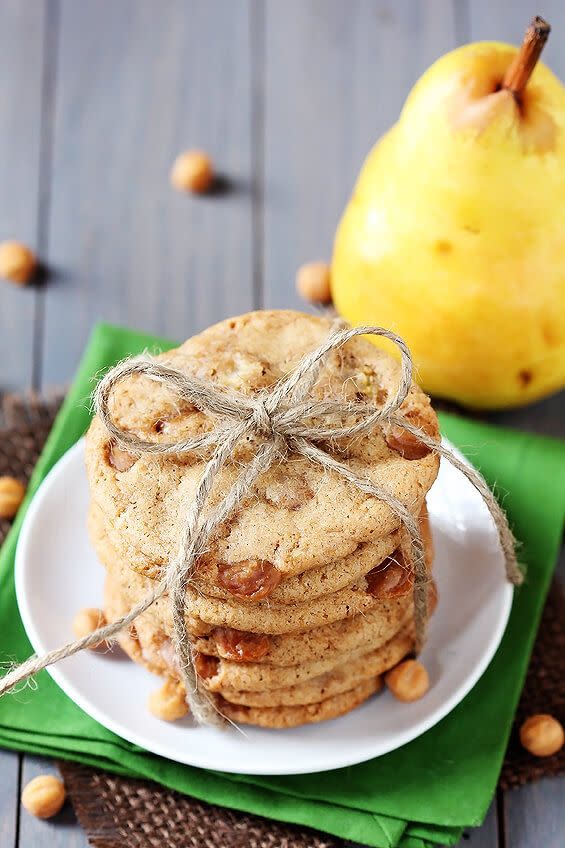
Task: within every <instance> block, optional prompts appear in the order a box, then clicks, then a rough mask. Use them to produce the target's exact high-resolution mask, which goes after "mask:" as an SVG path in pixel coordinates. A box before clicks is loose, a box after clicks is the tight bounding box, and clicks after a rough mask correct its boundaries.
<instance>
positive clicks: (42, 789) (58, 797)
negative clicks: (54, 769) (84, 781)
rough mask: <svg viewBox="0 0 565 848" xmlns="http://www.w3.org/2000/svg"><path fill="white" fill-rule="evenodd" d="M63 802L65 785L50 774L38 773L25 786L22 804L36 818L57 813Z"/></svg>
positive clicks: (44, 817)
mask: <svg viewBox="0 0 565 848" xmlns="http://www.w3.org/2000/svg"><path fill="white" fill-rule="evenodd" d="M64 803H65V786H64V784H63V782H62V781H61V780H59V779H58V778H57V777H55V776H54V775H52V774H39V775H38V776H37V777H34V778H33V780H30V782H29V783H28V784H27V785H26V786H25V788H24V791H23V792H22V805H23V806H24V808H25V809H26V810H27V811H28V813H31V815H32V816H36V817H37V818H38V819H50V818H51V817H52V816H55V815H57V813H58V812H59V810H60V809H61V807H62V806H63V804H64Z"/></svg>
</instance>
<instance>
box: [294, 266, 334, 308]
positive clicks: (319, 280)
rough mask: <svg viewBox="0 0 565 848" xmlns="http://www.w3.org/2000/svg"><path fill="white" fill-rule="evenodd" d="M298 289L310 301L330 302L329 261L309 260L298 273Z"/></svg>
mask: <svg viewBox="0 0 565 848" xmlns="http://www.w3.org/2000/svg"><path fill="white" fill-rule="evenodd" d="M296 290H297V292H298V294H299V295H301V296H302V297H303V298H304V300H308V301H309V302H310V303H330V301H331V299H332V293H331V288H330V266H329V265H328V264H327V262H308V263H307V264H306V265H302V266H301V267H300V268H299V269H298V271H297V273H296Z"/></svg>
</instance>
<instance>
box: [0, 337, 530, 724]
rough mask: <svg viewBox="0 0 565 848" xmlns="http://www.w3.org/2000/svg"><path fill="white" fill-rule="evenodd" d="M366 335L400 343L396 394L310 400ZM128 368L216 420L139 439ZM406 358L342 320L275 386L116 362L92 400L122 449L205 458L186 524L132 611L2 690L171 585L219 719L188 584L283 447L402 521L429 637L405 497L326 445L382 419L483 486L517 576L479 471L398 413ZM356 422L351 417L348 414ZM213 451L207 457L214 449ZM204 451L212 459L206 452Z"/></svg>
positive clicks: (187, 658) (184, 637)
mask: <svg viewBox="0 0 565 848" xmlns="http://www.w3.org/2000/svg"><path fill="white" fill-rule="evenodd" d="M361 335H372V336H379V337H382V338H386V339H389V340H390V341H391V342H393V343H394V344H395V345H396V347H397V348H398V349H399V351H400V356H401V367H400V379H399V384H398V387H397V389H396V392H395V393H394V395H393V396H392V397H390V398H388V400H387V401H386V403H385V404H384V405H383V406H382V407H376V406H374V405H373V404H370V403H346V402H342V401H337V400H321V401H319V400H314V399H312V398H310V399H308V397H309V395H310V394H311V390H312V388H313V387H314V384H315V383H316V380H317V379H318V375H319V371H320V367H321V365H322V364H323V362H324V360H325V358H326V357H327V356H328V354H329V353H330V352H331V351H334V350H337V349H338V348H340V347H341V346H342V345H344V344H345V343H346V342H348V341H349V340H350V339H351V338H353V337H354V336H361ZM132 376H144V377H146V378H148V379H150V380H153V381H154V382H156V383H159V384H161V385H163V386H165V387H166V388H167V389H168V390H170V391H171V392H172V394H173V395H174V396H175V397H177V398H178V399H179V400H185V401H187V402H189V403H191V404H193V405H194V406H195V407H197V408H198V409H199V410H200V411H201V412H203V413H205V414H206V415H208V416H211V417H212V418H213V419H215V424H216V426H215V428H214V429H212V430H211V431H208V432H206V433H203V434H201V435H198V436H194V437H190V438H187V439H181V440H179V441H176V442H155V441H148V440H146V439H142V438H140V437H138V436H137V435H135V434H134V433H132V432H129V431H127V430H124V429H122V428H121V427H119V426H118V425H117V424H116V422H115V420H114V419H113V417H112V415H111V412H110V408H109V407H110V399H111V396H112V392H113V390H114V389H115V388H116V386H117V385H118V383H120V382H122V381H123V380H124V379H126V378H128V377H132ZM411 380H412V358H411V355H410V351H409V350H408V347H407V346H406V344H405V342H404V341H403V340H402V339H401V338H400V337H399V336H397V335H396V334H395V333H392V332H390V331H388V330H384V329H383V328H381V327H372V326H364V327H355V328H344V325H343V323H342V322H336V324H334V325H333V326H332V328H331V330H330V332H329V334H328V336H327V338H326V339H325V340H324V341H323V342H322V343H321V344H320V345H319V346H318V347H317V348H316V349H315V350H313V351H312V352H311V353H308V354H306V355H305V356H304V357H303V358H302V359H301V360H300V362H299V363H298V365H297V366H296V368H295V369H294V370H293V371H292V372H290V373H289V374H288V375H287V376H285V377H284V378H283V379H281V380H280V381H279V382H278V383H276V384H275V386H274V387H273V388H271V389H263V390H261V391H260V392H258V393H257V394H255V395H243V394H241V393H239V392H234V391H228V390H226V389H225V388H222V387H219V386H217V385H214V384H212V383H208V382H206V381H204V380H200V379H198V378H197V377H193V376H190V375H187V374H184V373H183V372H181V371H178V370H177V369H175V368H172V367H171V366H169V365H166V364H161V363H159V362H157V361H156V360H155V359H153V358H151V357H149V356H146V355H142V356H137V357H133V358H131V359H127V360H125V361H124V362H121V363H119V364H118V365H116V366H115V367H114V368H112V369H111V370H110V371H109V372H108V373H107V374H106V376H105V377H103V379H102V380H101V381H100V383H99V384H98V386H97V388H96V390H95V393H94V405H95V409H96V412H97V414H98V416H99V417H100V419H101V421H102V422H103V424H104V425H105V427H106V429H107V430H108V433H109V434H110V435H111V436H112V437H113V438H114V439H115V440H116V441H117V442H118V443H119V444H120V445H121V446H122V447H123V448H125V449H127V450H128V451H131V452H132V453H135V454H138V455H143V454H146V455H156V456H166V455H173V454H177V455H178V454H183V453H189V452H190V453H192V452H196V453H199V454H202V455H203V456H204V457H205V458H206V465H205V468H204V471H203V474H202V476H201V478H200V481H199V483H198V486H197V488H196V492H195V494H194V496H193V497H192V499H191V500H190V502H188V503H186V504H185V505H184V506H183V509H184V514H183V515H182V516H181V518H182V522H181V523H182V532H181V534H180V539H179V542H178V551H177V553H176V555H175V556H174V557H173V558H172V559H171V561H170V562H169V564H168V565H167V567H166V570H165V574H164V576H163V577H162V579H161V580H160V581H159V582H158V583H157V584H156V586H155V588H154V589H153V591H152V592H150V593H149V594H148V595H147V596H146V597H145V598H143V599H142V600H141V601H140V602H139V603H138V604H137V605H136V606H135V607H133V608H132V609H131V610H130V611H129V613H128V614H127V615H125V616H123V617H122V618H120V619H118V620H117V621H114V622H112V623H111V624H107V625H105V626H104V627H101V628H99V629H98V630H96V631H95V632H94V633H92V634H90V635H89V636H86V637H84V638H83V639H79V640H76V641H75V642H71V643H69V644H68V645H65V646H63V647H62V648H59V649H57V650H55V651H50V652H49V653H47V654H45V655H44V656H42V657H35V656H34V657H31V658H30V659H29V660H27V661H26V662H24V663H23V664H22V665H20V666H19V667H18V668H16V669H14V670H13V671H11V672H9V673H8V674H7V675H6V676H5V677H4V678H3V679H2V680H0V695H2V694H3V693H4V692H7V691H8V690H9V689H11V688H13V687H14V686H15V685H16V684H17V683H19V682H20V681H21V680H24V679H26V678H27V677H29V676H30V675H32V674H34V673H36V672H37V671H39V670H41V669H42V668H46V667H47V666H49V665H51V664H53V663H55V662H58V661H59V660H60V659H64V658H65V657H68V656H71V655H72V654H75V653H77V652H78V651H81V650H84V649H85V648H87V647H91V646H93V645H95V644H97V643H99V642H100V641H102V640H104V639H110V638H112V637H113V636H114V635H115V634H116V633H118V632H119V631H120V630H122V629H124V628H126V627H127V626H129V624H131V623H132V622H133V621H134V620H135V619H136V618H137V617H138V616H139V615H140V614H141V613H143V612H144V611H145V610H146V609H148V608H149V607H150V606H151V605H152V604H153V603H154V602H155V601H156V600H157V599H158V598H161V597H162V596H163V595H165V594H168V596H169V600H170V604H171V612H172V620H173V634H172V643H173V648H174V651H175V656H176V661H177V664H178V667H179V669H180V671H181V675H182V679H183V682H184V685H185V689H186V694H187V699H188V702H189V706H190V709H191V711H192V714H193V716H194V718H195V720H196V721H197V723H201V724H211V725H216V726H217V725H221V724H223V721H222V717H221V715H220V714H219V712H218V709H217V707H216V705H215V703H214V701H213V700H212V698H211V697H210V695H209V693H208V692H207V691H206V690H205V689H203V687H202V686H201V684H200V681H199V678H198V676H197V674H196V671H195V667H194V657H193V654H192V648H191V643H190V640H189V637H188V633H187V629H186V620H185V614H186V588H187V585H188V583H189V582H190V580H191V577H192V575H193V573H194V571H195V568H196V564H197V561H198V557H199V556H200V555H201V554H202V553H203V552H204V550H205V548H206V546H207V544H208V543H209V540H210V538H211V536H212V535H213V533H214V532H215V531H216V530H217V529H218V528H219V526H220V525H221V524H222V523H223V522H224V521H225V520H226V519H227V518H228V516H229V515H230V514H231V513H233V511H234V510H235V509H236V508H237V507H238V506H239V505H240V504H241V502H242V501H243V500H244V499H245V497H246V496H248V495H249V494H250V492H251V491H252V488H253V485H254V483H255V481H256V480H257V478H258V477H259V476H260V475H261V474H262V473H264V472H265V471H266V470H267V469H268V468H269V467H270V466H271V465H272V463H273V462H274V461H275V459H276V458H277V457H279V456H281V455H286V454H288V453H295V454H298V455H300V456H303V457H305V458H307V459H308V460H310V461H311V462H313V463H316V464H318V465H321V466H322V467H323V468H325V469H326V470H327V471H330V472H332V473H335V474H338V475H340V476H341V477H342V478H344V479H345V480H347V481H348V482H349V483H350V484H351V485H352V486H353V487H355V488H357V489H359V490H361V491H362V492H365V493H366V494H368V495H370V496H372V497H375V498H378V499H379V500H381V501H383V502H384V503H386V504H387V505H388V507H389V508H390V509H391V510H392V512H393V513H394V514H395V515H396V516H397V518H398V519H399V522H400V524H401V525H402V526H403V527H404V529H405V530H406V532H407V534H408V537H409V539H410V543H411V554H412V567H413V573H414V588H413V592H414V623H415V632H416V650H417V651H419V650H420V648H421V647H422V645H423V643H424V640H425V633H426V625H427V620H428V604H427V594H428V593H427V583H428V574H427V569H426V563H425V551H424V547H423V543H422V538H421V535H420V529H419V524H418V520H417V518H415V517H414V516H413V515H412V514H411V513H410V511H409V510H408V509H407V508H406V507H405V505H404V504H403V503H402V502H401V501H400V500H398V499H397V498H396V497H395V496H394V495H393V494H392V493H391V492H390V491H388V490H387V489H386V488H385V487H383V486H378V485H376V484H375V483H373V482H372V481H371V480H370V479H369V478H368V477H362V476H360V475H359V474H357V473H356V472H355V471H354V470H353V469H352V468H351V467H350V466H349V465H347V464H344V463H342V462H339V461H338V460H337V459H336V458H335V457H334V456H333V455H332V454H331V453H330V452H328V451H327V450H325V449H324V447H323V445H324V443H325V442H327V441H330V442H331V441H332V440H335V439H351V438H353V437H355V436H358V435H362V434H368V433H369V432H371V431H372V430H374V429H375V428H376V427H378V426H382V425H383V424H387V425H390V426H392V425H398V426H401V427H403V428H404V429H405V430H407V431H408V432H409V433H411V434H412V435H413V436H415V437H416V438H418V439H419V440H420V441H421V442H423V444H424V445H426V446H427V447H428V448H429V449H430V451H434V452H436V453H437V454H439V455H441V456H443V457H445V459H447V460H448V461H449V462H450V463H451V464H452V465H453V466H455V467H456V468H457V469H458V470H459V471H461V473H462V474H464V475H465V477H466V478H467V479H468V480H469V481H470V482H471V483H472V484H473V486H474V487H475V488H476V489H477V490H478V491H479V492H480V494H481V496H482V498H483V500H484V501H485V503H486V505H487V507H488V509H489V511H490V514H491V516H492V518H493V521H494V523H495V526H496V529H497V531H498V535H499V540H500V544H501V548H502V552H503V554H504V561H505V568H506V575H507V578H508V580H510V581H511V582H512V583H513V584H514V585H518V584H520V583H521V582H522V579H523V577H522V573H521V571H520V568H519V566H518V563H517V560H516V554H515V540H514V537H513V535H512V532H511V530H510V528H509V526H508V523H507V521H506V517H505V515H504V513H503V511H502V510H501V508H500V507H499V505H498V503H497V501H496V500H495V498H494V496H493V494H492V492H491V491H490V489H489V488H488V486H487V484H486V482H485V481H484V479H483V478H482V477H481V475H480V474H479V473H478V472H477V471H475V470H474V469H472V468H470V467H469V466H468V465H467V464H466V463H464V462H462V461H461V460H460V459H459V458H458V457H457V456H456V455H455V454H453V453H452V452H451V451H449V450H448V449H447V448H445V447H444V446H443V445H442V444H441V443H440V442H439V441H437V440H436V439H434V438H432V437H430V436H429V435H428V434H427V433H425V432H424V431H423V430H421V429H420V428H418V427H416V426H415V425H414V424H413V423H412V422H410V421H409V420H408V419H406V418H405V417H404V416H403V415H402V414H401V413H400V411H399V410H400V407H401V405H402V403H403V402H404V400H405V399H406V397H407V395H408V392H409V391H410V386H411ZM352 422H353V423H352ZM250 436H252V437H254V438H255V439H257V440H258V442H259V444H258V446H257V448H256V450H255V452H254V454H253V456H252V458H251V459H250V460H249V461H248V462H247V463H246V464H245V465H243V466H242V467H241V469H240V471H239V472H238V474H237V476H236V479H235V482H234V483H233V484H232V486H231V487H230V488H229V490H228V491H227V493H226V494H225V495H224V497H223V498H222V500H221V501H220V503H219V504H218V505H217V506H215V507H214V508H213V509H209V508H208V498H209V496H210V493H211V491H212V489H213V486H214V482H215V479H216V476H217V474H218V472H219V471H220V470H221V469H222V468H223V467H224V466H225V465H226V463H227V462H229V461H230V458H232V457H233V455H234V451H235V450H236V448H237V445H238V443H239V442H240V441H241V440H242V439H244V438H249V437H250ZM210 452H211V456H210ZM208 457H209V458H208Z"/></svg>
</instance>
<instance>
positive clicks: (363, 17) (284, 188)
mask: <svg viewBox="0 0 565 848" xmlns="http://www.w3.org/2000/svg"><path fill="white" fill-rule="evenodd" d="M266 10H267V11H266V78H265V110H266V136H265V302H266V305H268V306H271V307H273V306H274V307H289V306H294V307H297V308H304V304H303V302H302V301H301V300H300V299H299V298H298V297H297V295H296V294H295V291H294V277H295V273H296V269H297V267H298V266H299V265H300V264H301V263H303V262H306V261H310V260H315V259H320V258H321V259H328V258H329V257H330V255H331V248H332V242H333V236H334V232H335V228H336V226H337V222H338V219H339V216H340V215H341V212H342V210H343V207H344V205H345V203H346V201H347V198H348V196H349V194H350V192H351V190H352V188H353V183H354V180H355V178H356V176H357V173H358V171H359V169H360V167H361V164H362V162H363V159H364V157H365V156H366V154H367V153H368V152H369V149H370V147H371V146H372V145H373V144H374V142H375V141H376V140H377V138H379V136H381V135H382V134H383V133H384V132H385V131H386V130H387V129H388V128H389V127H390V126H391V125H392V124H393V123H394V122H395V121H396V119H397V118H398V114H399V112H400V109H401V107H402V104H403V102H404V99H405V97H406V95H407V94H408V92H409V90H410V88H411V87H412V85H413V84H414V82H415V81H416V79H417V78H418V76H419V75H420V74H421V73H422V72H423V71H424V70H425V69H426V67H427V66H428V65H429V64H431V62H432V61H433V60H434V59H436V58H437V57H439V56H440V55H441V54H442V53H444V52H445V51H446V50H449V49H451V48H452V47H454V46H455V43H456V22H455V16H454V12H453V6H452V4H451V3H450V2H443V0H434V2H432V3H421V2H418V0H411V2H404V3H397V4H394V3H392V2H374V0H354V2H350V3H343V2H341V0H312V2H309V3H307V4H306V3H302V2H301V0H289V2H286V3H277V2H276V0H273V2H269V3H268V4H267V6H266Z"/></svg>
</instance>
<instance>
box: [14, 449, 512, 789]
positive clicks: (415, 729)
mask: <svg viewBox="0 0 565 848" xmlns="http://www.w3.org/2000/svg"><path fill="white" fill-rule="evenodd" d="M84 441H85V437H84V436H82V437H81V438H80V439H78V440H77V441H76V442H75V443H74V444H73V445H72V446H71V447H70V448H68V449H67V450H66V451H65V453H63V454H62V456H61V457H60V458H59V459H58V460H57V462H55V463H54V465H53V466H52V468H51V469H50V470H49V472H48V473H47V474H46V476H45V477H44V479H43V480H42V481H41V483H40V485H39V486H38V488H37V490H36V492H35V493H34V495H33V498H32V501H31V503H30V504H29V507H28V509H27V512H26V514H25V516H24V519H23V521H22V525H21V528H20V533H19V537H18V543H17V547H16V554H15V563H14V580H15V592H16V600H17V604H18V610H19V613H20V617H21V619H22V623H23V625H24V629H25V631H26V635H27V637H28V639H29V641H30V643H31V646H32V648H33V650H34V651H35V652H36V653H37V654H42V653H44V652H45V651H46V650H48V649H47V648H46V646H45V645H44V644H43V641H42V637H41V634H40V632H39V631H38V629H37V628H36V626H35V620H34V616H33V614H32V612H31V608H30V606H29V604H28V601H27V597H26V592H25V574H26V552H27V548H28V545H29V544H30V537H31V534H32V529H33V525H34V521H35V516H36V514H37V513H38V512H39V510H40V509H41V507H42V505H43V502H44V500H46V499H47V495H46V491H47V488H48V485H49V484H50V481H51V478H52V477H55V476H56V475H59V474H63V473H64V471H65V468H66V467H67V466H68V465H71V464H72V462H73V461H74V460H75V456H76V454H78V453H82V452H83V449H84ZM442 443H443V444H444V445H445V447H447V448H449V449H450V450H452V451H453V452H454V453H455V454H456V456H457V457H458V458H460V459H462V460H463V461H464V462H465V463H466V464H467V465H469V466H470V467H473V466H472V465H471V463H470V462H469V460H468V459H467V458H466V457H464V456H463V454H461V452H460V451H459V450H458V449H457V448H456V447H455V446H454V445H453V444H452V443H451V442H450V441H449V440H448V439H446V438H445V437H442ZM441 461H442V462H445V460H444V459H442V460H441ZM489 521H490V523H491V525H493V524H494V522H493V520H492V516H490V515H489ZM499 555H500V557H501V559H502V552H501V551H500V549H499ZM501 566H502V561H501ZM502 589H503V595H502V597H501V607H500V610H499V615H498V619H497V624H496V627H495V628H493V631H492V634H491V637H490V640H489V644H488V649H487V650H485V651H484V652H483V655H482V656H481V658H480V660H479V661H478V662H477V663H476V665H475V667H474V669H473V672H472V673H471V674H470V675H469V676H468V677H466V678H465V680H464V681H463V682H462V683H461V684H460V685H459V686H458V687H457V688H456V689H455V690H454V692H452V693H451V695H450V696H449V697H447V698H445V699H444V701H442V703H441V704H440V705H439V706H438V707H437V708H436V709H435V711H434V713H433V714H432V715H431V716H428V717H427V718H425V719H421V720H420V721H418V722H416V723H415V724H414V725H413V726H412V727H411V728H409V729H406V730H405V731H404V732H399V733H398V734H397V735H396V736H395V737H394V742H393V743H392V744H391V745H390V746H387V745H386V743H385V745H384V747H383V746H380V747H379V750H378V751H377V753H375V751H372V750H370V749H369V752H368V753H367V755H366V756H364V755H362V756H359V755H358V754H355V755H354V756H349V757H348V756H342V757H341V758H339V757H338V758H335V757H334V759H333V760H332V761H331V762H327V763H316V765H315V766H314V767H310V766H308V765H306V764H305V765H303V766H298V767H296V766H294V767H292V768H291V767H288V768H285V767H281V766H278V767H275V768H273V767H272V766H271V767H268V766H267V767H265V766H260V767H253V766H252V767H251V768H249V767H246V769H245V771H243V770H241V769H237V768H235V767H234V766H232V765H230V764H218V762H217V761H216V760H215V759H214V758H213V757H207V756H206V754H205V752H198V753H197V755H196V756H188V757H186V756H183V752H182V751H178V752H177V754H178V755H180V757H179V756H178V755H177V756H172V754H171V752H170V750H169V748H168V746H166V745H163V744H161V743H160V742H159V741H158V740H157V741H155V740H148V739H147V738H146V737H144V736H143V734H138V733H137V732H136V731H135V730H134V731H131V730H129V729H128V728H127V727H126V726H124V725H123V724H122V722H121V721H120V720H114V719H113V718H112V717H111V716H108V715H107V713H106V712H105V711H104V710H103V709H101V708H99V707H98V706H96V704H93V703H92V702H91V700H90V699H89V698H88V697H87V696H83V695H82V693H81V690H80V688H77V686H76V685H75V684H74V683H73V682H72V680H70V679H69V678H68V675H67V674H66V673H65V671H64V665H63V667H61V666H58V665H54V666H49V667H48V668H47V669H46V671H47V673H48V674H49V675H50V676H51V678H52V679H53V680H54V682H55V683H56V684H57V685H58V686H59V688H60V689H61V690H62V691H63V692H64V694H65V695H67V697H69V698H70V699H71V700H72V701H73V702H74V703H75V704H76V705H77V706H78V707H79V708H80V709H81V710H82V711H83V712H84V713H86V714H87V715H88V716H89V717H90V718H93V719H94V720H95V721H96V722H98V724H100V725H101V726H102V727H104V728H106V729H107V730H110V731H111V732H112V733H114V734H115V735H116V736H118V737H119V738H121V739H124V740H125V741H127V742H129V743H131V744H133V745H136V746H137V747H140V748H142V749H143V750H145V751H147V752H148V753H150V754H156V755H157V756H161V757H164V758H165V759H167V760H171V761H173V762H176V763H179V764H181V765H189V766H193V767H197V768H205V769H212V770H217V771H224V772H226V773H229V774H247V775H262V776H283V775H293V774H296V775H298V774H312V773H316V772H325V771H332V770H334V769H339V768H344V767H347V766H352V765H357V764H360V763H363V762H367V761H368V760H372V759H376V758H378V757H381V756H384V755H386V754H388V753H390V752H391V751H394V750H397V749H398V748H401V747H403V746H404V745H407V744H408V743H409V742H412V741H414V740H415V739H417V738H419V737H420V736H422V735H423V734H424V733H426V732H427V731H428V730H430V729H431V728H432V727H435V725H436V724H438V723H439V722H440V721H441V720H442V719H443V718H445V717H446V716H447V715H448V714H449V713H450V712H451V711H452V710H453V709H455V707H456V706H457V705H458V704H459V703H460V702H461V701H462V700H463V699H464V698H465V697H466V696H467V695H468V693H469V692H470V691H471V689H472V688H473V687H474V686H475V685H476V683H477V682H478V680H479V679H480V678H481V677H482V675H483V674H484V672H485V671H486V669H487V668H488V666H489V665H490V663H491V662H492V659H493V657H494V655H495V654H496V651H497V650H498V647H499V646H500V643H501V641H502V638H503V636H504V633H505V631H506V627H507V625H508V620H509V617H510V612H511V609H512V602H513V597H514V592H513V586H512V585H511V584H510V583H508V582H506V583H505V584H504V586H503V587H502ZM353 712H354V711H353ZM351 714H352V713H350V714H349V715H351ZM340 718H345V716H341V717H340ZM324 724H326V725H329V724H331V722H329V723H328V722H325V723H324ZM191 730H192V728H191ZM206 730H209V729H208V728H206ZM215 732H219V731H215ZM221 732H222V733H223V732H225V731H221ZM269 732H270V733H281V732H284V731H277V730H273V729H270V730H269ZM281 738H284V737H281ZM148 742H150V743H151V747H148ZM330 749H331V748H330Z"/></svg>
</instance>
